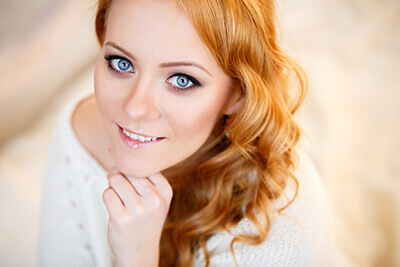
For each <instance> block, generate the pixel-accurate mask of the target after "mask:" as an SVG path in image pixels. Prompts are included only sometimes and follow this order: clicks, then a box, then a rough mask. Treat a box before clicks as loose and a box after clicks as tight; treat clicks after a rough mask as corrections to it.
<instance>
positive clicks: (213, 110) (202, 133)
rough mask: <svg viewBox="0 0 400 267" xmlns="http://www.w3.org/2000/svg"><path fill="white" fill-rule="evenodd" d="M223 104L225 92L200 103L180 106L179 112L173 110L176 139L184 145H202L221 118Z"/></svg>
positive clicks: (206, 98)
mask: <svg viewBox="0 0 400 267" xmlns="http://www.w3.org/2000/svg"><path fill="white" fill-rule="evenodd" d="M224 104H225V92H222V93H221V94H219V95H216V94H215V95H212V96H207V97H203V98H202V100H201V101H193V102H189V104H187V105H184V106H180V108H179V110H175V112H174V114H175V115H174V116H173V117H174V126H175V127H173V128H174V130H175V134H176V137H177V138H179V139H181V140H182V141H183V142H185V143H186V144H190V143H192V144H193V145H194V146H200V145H202V143H203V142H205V141H206V139H207V138H208V136H209V135H210V134H211V131H212V129H213V128H214V125H215V123H216V122H217V120H218V119H219V118H220V117H221V110H222V108H223V106H224ZM176 106H178V105H176ZM198 143H201V144H198Z"/></svg>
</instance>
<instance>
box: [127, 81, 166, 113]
mask: <svg viewBox="0 0 400 267" xmlns="http://www.w3.org/2000/svg"><path fill="white" fill-rule="evenodd" d="M155 94H156V92H155V90H153V89H152V84H151V81H147V82H146V81H144V80H142V79H141V80H139V81H137V84H136V85H135V86H134V88H133V89H132V90H131V92H130V95H129V96H128V98H127V100H126V101H125V104H124V110H125V112H126V113H127V114H128V115H129V116H130V117H131V119H133V120H139V119H142V120H143V119H144V120H157V119H158V118H159V117H160V116H161V113H160V111H159V109H158V108H157V107H156V97H155V96H156V95H155Z"/></svg>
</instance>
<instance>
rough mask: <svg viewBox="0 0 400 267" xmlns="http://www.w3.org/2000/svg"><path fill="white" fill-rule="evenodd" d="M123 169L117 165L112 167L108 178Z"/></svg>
mask: <svg viewBox="0 0 400 267" xmlns="http://www.w3.org/2000/svg"><path fill="white" fill-rule="evenodd" d="M120 172H121V171H120V170H119V169H118V168H117V166H114V167H112V168H111V169H110V170H108V172H107V179H110V177H111V176H113V175H114V174H117V173H120Z"/></svg>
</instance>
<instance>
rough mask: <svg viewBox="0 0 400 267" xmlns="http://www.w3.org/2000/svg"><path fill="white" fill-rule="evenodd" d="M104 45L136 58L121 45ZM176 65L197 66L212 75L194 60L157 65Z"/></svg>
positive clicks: (108, 43)
mask: <svg viewBox="0 0 400 267" xmlns="http://www.w3.org/2000/svg"><path fill="white" fill-rule="evenodd" d="M105 45H109V46H112V47H114V48H115V49H118V50H119V51H121V52H122V53H124V54H125V55H127V56H128V57H130V58H132V59H134V60H136V58H135V57H134V56H133V55H132V54H131V53H129V52H128V51H126V50H125V49H123V48H122V47H120V46H119V45H117V44H115V43H113V42H110V41H108V42H107V43H106V44H105ZM176 66H188V67H197V68H199V69H201V70H203V71H205V72H207V73H208V74H209V75H210V76H213V75H212V74H211V73H210V72H209V71H208V70H207V69H206V68H204V67H203V66H202V65H200V64H197V63H195V62H191V61H178V62H167V63H161V64H160V65H159V67H160V68H169V67H176Z"/></svg>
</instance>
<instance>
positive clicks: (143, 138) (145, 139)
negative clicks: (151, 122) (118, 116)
mask: <svg viewBox="0 0 400 267" xmlns="http://www.w3.org/2000/svg"><path fill="white" fill-rule="evenodd" d="M118 127H119V128H120V131H121V132H122V133H123V134H124V135H125V136H126V137H129V138H130V139H132V140H135V141H139V142H142V143H146V142H151V141H156V140H162V139H165V137H151V136H145V135H140V134H136V133H133V132H131V131H128V130H126V129H124V128H122V127H121V126H119V125H118Z"/></svg>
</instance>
